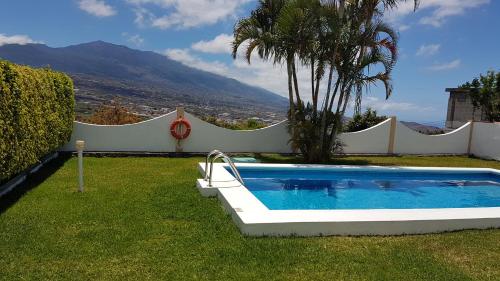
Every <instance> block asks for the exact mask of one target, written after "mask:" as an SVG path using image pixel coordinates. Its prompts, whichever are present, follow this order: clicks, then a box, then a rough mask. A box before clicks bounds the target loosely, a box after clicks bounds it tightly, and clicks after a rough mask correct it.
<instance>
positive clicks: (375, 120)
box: [344, 108, 387, 132]
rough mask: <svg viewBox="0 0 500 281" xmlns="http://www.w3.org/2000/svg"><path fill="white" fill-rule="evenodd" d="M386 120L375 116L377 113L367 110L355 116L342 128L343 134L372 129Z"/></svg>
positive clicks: (385, 117)
mask: <svg viewBox="0 0 500 281" xmlns="http://www.w3.org/2000/svg"><path fill="white" fill-rule="evenodd" d="M384 120H387V116H377V111H376V110H372V109H371V108H367V109H366V111H365V113H363V114H356V115H354V117H353V118H352V120H351V121H349V122H348V123H347V125H346V126H345V128H344V131H345V132H357V131H361V130H364V129H368V128H370V127H373V126H375V125H377V124H379V123H380V122H382V121H384Z"/></svg>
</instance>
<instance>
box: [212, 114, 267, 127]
mask: <svg viewBox="0 0 500 281" xmlns="http://www.w3.org/2000/svg"><path fill="white" fill-rule="evenodd" d="M202 120H203V121H205V122H208V123H210V124H213V125H215V126H218V127H222V128H226V129H230V130H256V129H262V128H265V127H267V125H266V123H264V122H262V121H259V120H256V119H247V120H241V121H237V122H234V123H230V122H227V121H224V120H221V119H217V118H216V117H214V116H208V117H207V116H206V117H203V118H202Z"/></svg>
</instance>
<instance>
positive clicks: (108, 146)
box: [62, 111, 500, 160]
mask: <svg viewBox="0 0 500 281" xmlns="http://www.w3.org/2000/svg"><path fill="white" fill-rule="evenodd" d="M176 117H177V112H175V111H174V112H171V113H168V114H166V115H163V116H160V117H157V118H154V119H151V120H148V121H144V122H140V123H136V124H130V125H119V126H115V125H93V124H85V123H81V122H75V124H74V130H73V135H72V137H71V141H70V142H69V143H68V144H67V145H66V146H64V147H63V148H62V150H63V151H75V142H76V140H84V141H85V150H86V151H95V152H175V151H176V145H177V141H176V140H175V139H174V138H173V137H172V136H171V135H170V131H169V130H170V124H171V123H172V122H173V121H174V120H175V119H176ZM185 117H186V118H187V119H188V120H189V121H190V123H191V126H192V131H191V135H190V136H189V137H188V138H187V139H186V140H183V141H181V146H182V151H184V152H193V153H196V152H198V153H206V152H208V151H211V150H213V149H219V150H222V151H225V152H274V153H290V152H292V150H291V148H290V145H289V144H288V140H289V135H288V132H287V122H281V123H278V124H275V125H272V126H269V127H266V128H263V129H258V130H250V131H235V130H228V129H225V128H220V127H217V126H214V125H212V124H210V123H207V122H205V121H202V120H200V119H198V118H196V117H195V116H193V115H191V114H189V113H185ZM393 129H394V131H393V135H394V142H393V143H394V144H393V146H391V144H390V136H391V119H388V120H386V121H384V122H382V123H380V124H378V125H376V126H373V127H371V128H368V129H366V130H362V131H359V132H353V133H344V134H341V135H340V139H341V141H342V142H343V143H344V153H347V154H387V153H388V152H389V151H391V148H392V151H393V152H394V153H396V154H424V155H425V154H467V153H468V148H469V139H470V138H471V147H470V153H471V154H474V155H477V156H479V157H484V158H493V159H497V160H500V123H494V124H491V123H474V126H473V130H472V134H471V131H470V130H471V124H470V123H467V124H465V125H464V126H462V127H460V128H458V129H456V130H455V131H452V132H450V133H447V134H442V135H434V136H429V135H423V134H420V133H418V132H416V131H413V130H412V129H410V128H408V127H406V126H405V125H403V124H402V123H399V122H395V126H393Z"/></svg>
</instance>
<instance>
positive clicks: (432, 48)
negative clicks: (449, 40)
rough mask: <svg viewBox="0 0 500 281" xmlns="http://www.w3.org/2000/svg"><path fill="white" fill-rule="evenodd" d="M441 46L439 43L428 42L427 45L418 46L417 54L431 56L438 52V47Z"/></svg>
mask: <svg viewBox="0 0 500 281" xmlns="http://www.w3.org/2000/svg"><path fill="white" fill-rule="evenodd" d="M440 48H441V45H440V44H429V45H422V46H420V48H418V50H417V54H416V55H417V56H433V55H435V54H437V52H439V49H440Z"/></svg>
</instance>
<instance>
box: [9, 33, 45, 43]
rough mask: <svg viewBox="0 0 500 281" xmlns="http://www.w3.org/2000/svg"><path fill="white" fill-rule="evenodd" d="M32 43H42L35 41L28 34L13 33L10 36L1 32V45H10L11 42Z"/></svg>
mask: <svg viewBox="0 0 500 281" xmlns="http://www.w3.org/2000/svg"><path fill="white" fill-rule="evenodd" d="M32 43H41V42H37V41H34V40H33V39H31V38H29V37H28V36H26V35H12V36H8V35H5V34H1V33H0V46H3V45H9V44H18V45H26V44H32Z"/></svg>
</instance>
